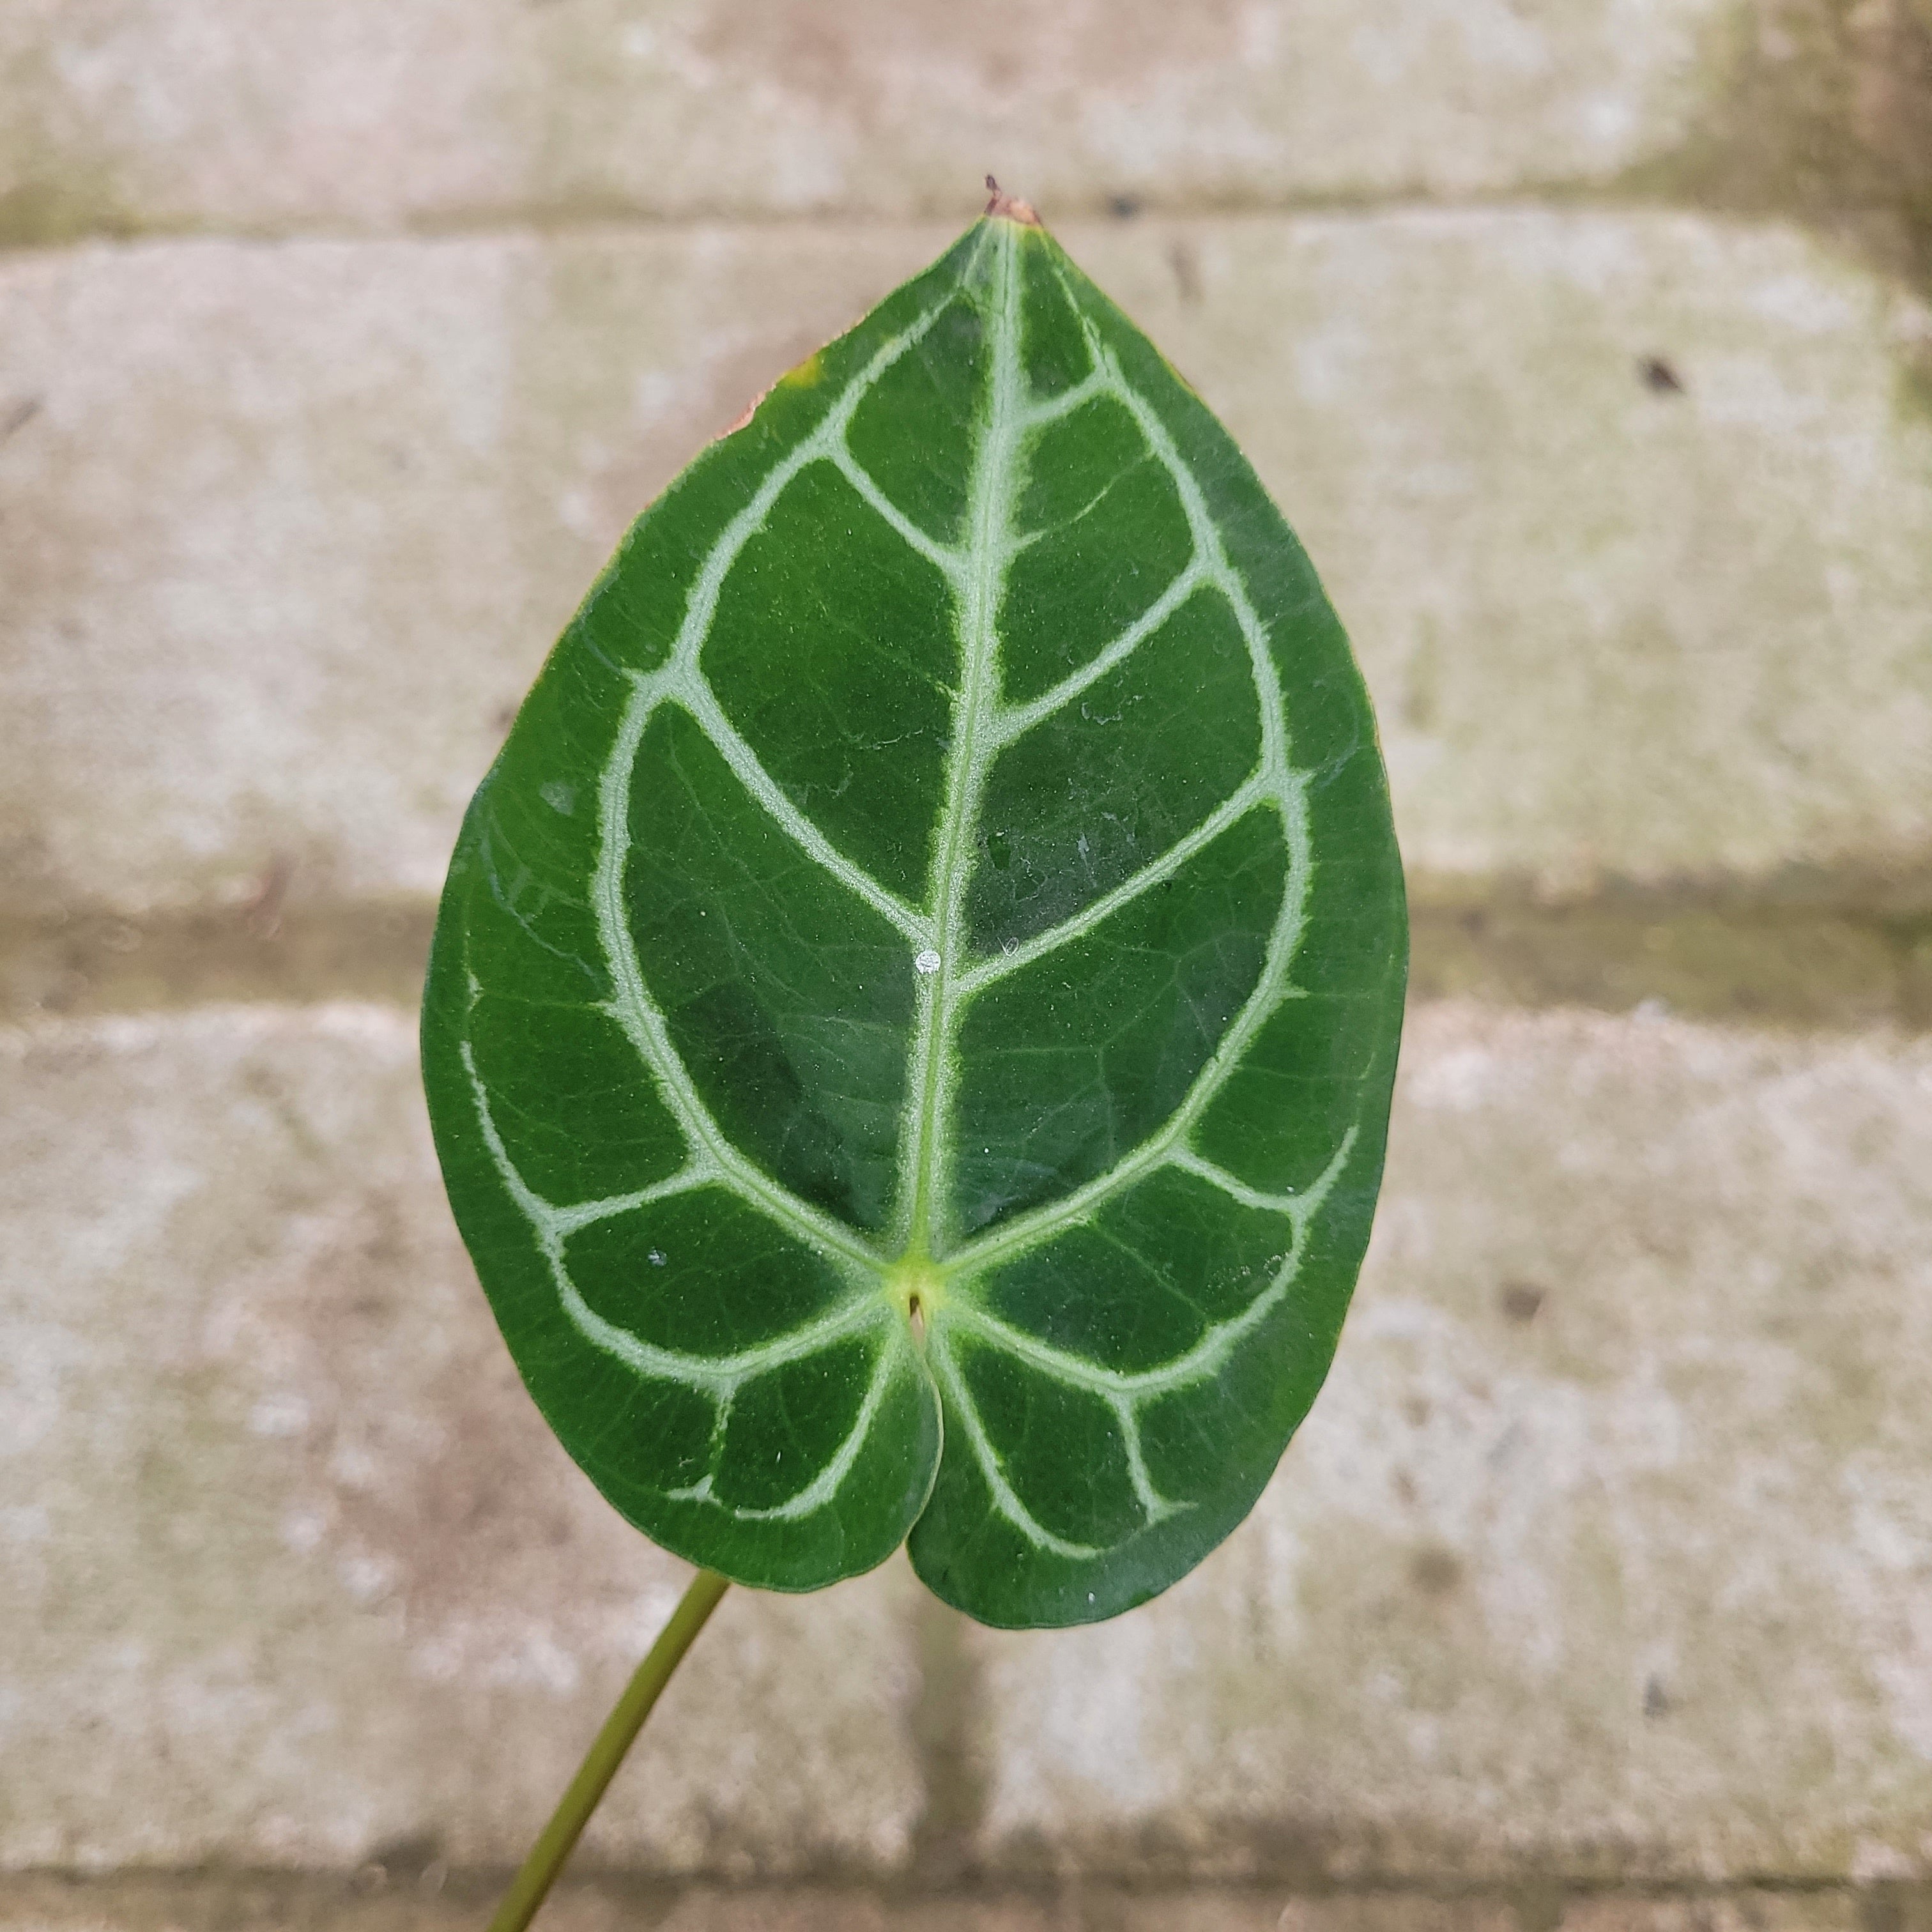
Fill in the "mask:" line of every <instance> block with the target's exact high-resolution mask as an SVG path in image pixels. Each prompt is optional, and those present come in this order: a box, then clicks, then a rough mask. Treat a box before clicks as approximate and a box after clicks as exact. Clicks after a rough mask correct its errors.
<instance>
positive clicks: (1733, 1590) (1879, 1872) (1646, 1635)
mask: <svg viewBox="0 0 1932 1932" xmlns="http://www.w3.org/2000/svg"><path fill="white" fill-rule="evenodd" d="M1928 1255H1932V1046H1928V1045H1927V1043H1924V1042H1923V1041H1915V1042H1904V1043H1902V1042H1900V1041H1899V1040H1897V1039H1896V1038H1893V1037H1888V1036H1885V1035H1883V1034H1873V1035H1869V1036H1864V1037H1856V1036H1838V1037H1813V1038H1808V1039H1807V1038H1794V1037H1779V1036H1775V1035H1772V1034H1754V1033H1752V1032H1748V1031H1742V1030H1735V1031H1733V1030H1726V1029H1721V1028H1704V1027H1697V1026H1692V1025H1687V1024H1684V1023H1682V1022H1676V1021H1672V1020H1668V1019H1643V1018H1637V1019H1607V1018H1603V1017H1598V1016H1583V1015H1578V1014H1574V1013H1550V1014H1544V1015H1536V1016H1532V1015H1526V1014H1509V1013H1493V1012H1487V1011H1484V1010H1479V1009H1476V1008H1473V1007H1463V1006H1458V1005H1445V1006H1441V1007H1427V1008H1424V1009H1422V1010H1420V1011H1418V1013H1415V1015H1414V1016H1412V1019H1411V1022H1410V1028H1409V1038H1408V1040H1407V1041H1406V1043H1405V1046H1404V1066H1403V1073H1402V1075H1401V1076H1400V1081H1399V1083H1398V1088H1397V1109H1396V1117H1395V1122H1394V1131H1393V1134H1392V1137H1391V1158H1390V1165H1389V1169H1388V1182H1387V1185H1386V1189H1385V1193H1384V1196H1383V1199H1382V1207H1381V1210H1380V1213H1379V1218H1378V1221H1377V1225H1376V1235H1375V1238H1374V1241H1373V1245H1372V1247H1371V1250H1370V1260H1369V1263H1368V1266H1367V1270H1366V1272H1365V1274H1364V1280H1363V1283H1362V1286H1361V1290H1360V1292H1359V1295H1358V1301H1357V1304H1356V1307H1355V1312H1354V1313H1353V1314H1352V1316H1351V1318H1350V1321H1349V1326H1348V1328H1347V1329H1346V1332H1345V1333H1344V1334H1343V1340H1342V1346H1341V1351H1340V1355H1339V1357H1338V1358H1337V1367H1336V1369H1335V1370H1334V1375H1333V1376H1332V1377H1331V1381H1330V1383H1329V1385H1328V1388H1327V1389H1326V1391H1325V1392H1324V1394H1322V1397H1321V1398H1320V1400H1319V1401H1318V1402H1317V1403H1316V1407H1315V1410H1314V1413H1313V1416H1312V1418H1310V1421H1309V1422H1308V1423H1307V1424H1306V1425H1305V1427H1304V1429H1303V1430H1302V1432H1301V1435H1300V1436H1299V1437H1298V1439H1297V1440H1296V1441H1295V1443H1294V1444H1293V1445H1291V1447H1290V1448H1289V1453H1288V1454H1287V1456H1286V1458H1285V1459H1284V1461H1283V1466H1282V1468H1281V1469H1280V1472H1279V1474H1278V1475H1277V1478H1276V1480H1275V1481H1274V1484H1272V1486H1271V1487H1270V1489H1269V1490H1268V1492H1267V1493H1266V1494H1265V1496H1264V1498H1263V1499H1262V1502H1261V1504H1260V1505H1259V1507H1258V1508H1257V1510H1256V1514H1255V1515H1254V1517H1253V1518H1252V1519H1251V1520H1250V1521H1249V1522H1248V1523H1247V1524H1246V1525H1244V1526H1243V1527H1242V1529H1241V1530H1239V1531H1238V1532H1237V1533H1236V1534H1235V1535H1234V1537H1233V1538H1231V1539H1230V1541H1229V1542H1228V1543H1227V1544H1225V1545H1224V1546H1223V1547H1222V1549H1221V1550H1220V1551H1218V1552H1217V1553H1216V1554H1215V1555H1214V1556H1212V1557H1211V1558H1210V1559H1209V1560H1208V1562H1207V1563H1206V1564H1205V1565H1203V1566H1202V1568H1200V1569H1199V1571H1196V1572H1195V1573H1194V1574H1193V1575H1192V1576H1191V1577H1189V1578H1187V1579H1186V1580H1184V1581H1183V1582H1182V1583H1180V1584H1179V1585H1178V1586H1175V1589H1172V1591H1170V1592H1169V1593H1168V1594H1167V1595H1165V1596H1163V1597H1162V1598H1159V1599H1157V1601H1155V1602H1154V1604H1152V1605H1151V1606H1149V1607H1147V1608H1145V1609H1143V1610H1139V1611H1136V1613H1133V1615H1131V1616H1127V1617H1124V1618H1122V1619H1118V1621H1116V1622H1112V1623H1110V1624H1106V1625H1101V1626H1099V1627H1097V1628H1094V1629H1091V1630H1087V1631H1076V1632H1071V1633H1064V1634H1026V1635H1018V1636H1014V1635H1001V1634H993V1633H975V1634H974V1657H975V1658H976V1659H977V1667H978V1670H979V1671H980V1676H981V1690H980V1701H979V1703H977V1706H975V1708H977V1709H980V1710H981V1711H982V1712H983V1713H984V1719H983V1723H984V1730H983V1736H982V1739H981V1741H980V1751H981V1754H982V1761H983V1763H984V1765H985V1766H986V1778H987V1780H988V1787H987V1788H988V1793H989V1796H988V1802H987V1808H986V1815H985V1818H984V1821H983V1826H982V1831H981V1839H980V1843H981V1847H982V1852H983V1856H984V1857H985V1858H986V1859H987V1860H989V1861H990V1862H991V1863H992V1864H993V1865H994V1866H995V1867H996V1868H1001V1869H1005V1870H1013V1871H1016V1872H1017V1871H1022V1870H1042V1869H1044V1870H1056V1869H1059V1870H1072V1869H1080V1868H1085V1869H1093V1868H1095V1867H1102V1868H1109V1869H1112V1870H1117V1871H1118V1870H1131V1869H1136V1868H1138V1869H1140V1870H1145V1871H1148V1872H1149V1873H1161V1872H1163V1871H1170V1870H1189V1871H1191V1872H1193V1873H1197V1874H1205V1873H1221V1874H1225V1875H1228V1876H1232V1875H1235V1874H1238V1873H1250V1874H1252V1875H1254V1876H1258V1877H1259V1876H1266V1875H1268V1874H1280V1875H1281V1876H1283V1877H1284V1878H1288V1879H1295V1880H1296V1881H1297V1882H1301V1883H1303V1884H1305V1885H1320V1884H1322V1883H1323V1882H1330V1883H1334V1882H1347V1883H1350V1884H1363V1885H1367V1884H1373V1883H1387V1882H1398V1883H1410V1884H1416V1885H1430V1886H1436V1887H1442V1886H1444V1885H1451V1884H1454V1883H1455V1882H1458V1881H1460V1882H1491V1883H1508V1882H1514V1881H1520V1880H1522V1879H1538V1880H1542V1879H1549V1880H1552V1881H1562V1880H1571V1879H1574V1880H1581V1881H1583V1882H1588V1883H1592V1884H1614V1883H1624V1884H1630V1883H1632V1882H1664V1883H1668V1884H1670V1885H1683V1884H1686V1883H1717V1882H1721V1881H1725V1880H1730V1881H1733V1882H1735V1881H1737V1880H1739V1879H1747V1880H1748V1879H1750V1878H1751V1876H1753V1875H1766V1876H1777V1877H1779V1878H1782V1879H1791V1880H1798V1881H1802V1882H1805V1883H1815V1882H1820V1881H1823V1880H1827V1879H1829V1880H1835V1881H1838V1882H1844V1881H1846V1880H1848V1879H1849V1880H1856V1881H1858V1882H1871V1881H1874V1880H1878V1879H1912V1878H1914V1877H1917V1878H1919V1879H1922V1878H1923V1877H1924V1876H1925V1875H1926V1874H1927V1872H1928V1871H1932V1697H1928V1687H1932V1500H1928V1493H1927V1486H1926V1484H1925V1481H1924V1471H1925V1468H1926V1466H1927V1459H1928V1457H1932V1262H1928V1259H1927V1257H1928ZM1574 1909H1576V1910H1577V1912H1578V1914H1579V1918H1578V1925H1577V1927H1573V1928H1572V1932H1580V1927H1581V1925H1582V1923H1583V1920H1584V1919H1589V1918H1592V1912H1591V1911H1590V1910H1589V1909H1586V1908H1585V1907H1583V1906H1578V1907H1576V1908H1574ZM1660 1909H1662V1908H1660ZM1675 1909H1676V1908H1672V1909H1668V1910H1663V1916H1664V1918H1671V1921H1672V1923H1673V1924H1676V1918H1673V1917H1672V1912H1673V1910H1675ZM1689 1916H1690V1918H1691V1921H1692V1922H1699V1921H1697V1920H1696V1916H1695V1914H1691V1915H1689ZM1539 1922H1541V1921H1539ZM1592 1922H1593V1924H1594V1920H1593V1921H1592ZM1741 1922H1742V1923H1745V1924H1748V1923H1751V1922H1752V1921H1751V1920H1750V1919H1749V1918H1746V1919H1745V1920H1743V1921H1741ZM1565 1923H1566V1924H1568V1921H1565Z"/></svg>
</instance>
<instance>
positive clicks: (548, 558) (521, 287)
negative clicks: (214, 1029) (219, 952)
mask: <svg viewBox="0 0 1932 1932" xmlns="http://www.w3.org/2000/svg"><path fill="white" fill-rule="evenodd" d="M937 239H938V238H937V237H936V236H935V238H934V240H935V246H936V245H937ZM921 248H922V245H915V247H914V248H913V250H912V251H910V252H909V251H907V249H906V248H905V246H904V243H903V242H901V243H899V244H898V245H897V246H896V247H895V246H894V245H892V243H890V242H880V241H874V242H871V243H869V244H867V243H865V242H858V243H856V244H855V245H853V246H851V247H850V248H845V249H842V250H841V249H839V248H833V247H831V246H828V245H827V244H826V242H824V241H823V239H817V238H800V237H795V236H784V235H776V236H766V237H763V238H755V239H754V238H751V237H733V236H726V235H723V234H719V233H706V234H703V235H700V236H695V237H678V238H662V237H660V238H655V239H653V238H646V239H643V240H641V241H629V242H619V241H597V240H592V241H589V242H570V243H559V244H557V245H553V246H552V245H545V244H543V243H541V242H534V241H529V240H520V241H511V242H502V241H490V242H448V243H440V244H429V245H424V244H413V243H386V244H375V245H360V246H350V245H341V244H336V243H316V244H308V245H299V246H288V247H276V246H272V245H265V246H253V245H246V244H235V243H221V242H212V243H203V242H195V243H185V244H175V245H156V246H148V247H142V248H135V249H133V250H122V249H115V248H86V249H83V250H80V251H75V252H74V253H73V254H67V255H62V256H58V257H39V258H28V259H25V260H15V261H13V262H11V263H7V264H5V266H0V340H4V341H5V342H6V343H7V350H8V355H7V368H6V370H5V374H4V377H0V381H4V382H5V384H6V386H7V393H6V395H5V398H0V411H4V410H5V408H6V406H7V404H8V403H9V402H12V401H14V400H15V399H16V398H18V399H19V400H20V404H21V406H22V407H25V406H26V404H33V405H34V406H35V407H34V413H32V414H31V416H28V417H27V418H26V420H25V421H24V422H21V423H20V425H19V426H18V427H17V428H16V430H15V431H14V434H13V435H12V437H10V439H9V440H7V442H6V443H5V445H4V446H0V576H4V577H5V581H6V583H7V596H6V598H5V600H4V602H0V703H4V706H5V724H0V745H3V746H4V748H0V769H4V772H5V775H4V777H0V877H4V879H5V883H4V885H0V894H4V896H5V898H6V899H7V901H10V903H11V904H12V905H13V906H15V907H25V908H27V909H30V910H35V911H40V910H46V909H47V908H49V907H63V906H71V905H74V904H96V905H101V906H104V907H111V908H115V909H124V910H133V911H136V912H139V911H142V910H148V909H149V908H151V907H166V906H169V905H180V904H198V903H199V904H205V903H207V902H209V901H214V902H216V903H220V902H223V901H227V902H230V903H234V904H248V903H251V902H254V901H260V900H261V899H263V898H264V897H265V896H274V897H277V898H280V897H281V896H282V895H283V890H284V887H285V888H286V896H287V899H288V901H289V902H290V903H291V904H301V903H302V902H303V901H305V900H320V901H324V902H332V903H335V904H340V903H341V902H343V901H357V900H368V899H376V900H379V901H380V900H382V899H385V898H395V897H397V896H412V895H425V894H428V893H431V892H434V891H435V890H437V888H438V887H439V886H440V884H441V882H442V877H443V868H444V865H446V862H447V861H448V858H449V848H450V845H451V844H452V841H453V840H454V838H455V830H456V826H457V822H458V818H459V817H460V814H461V812H462V808H463V804H464V802H466V799H467V798H468V796H469V792H470V791H471V790H472V788H473V787H474V786H475V784H476V781H477V780H478V778H481V775H482V774H483V772H484V768H485V767H486V766H487V764H488V763H489V760H490V758H491V757H492V756H493V755H494V753H495V751H496V746H497V745H498V743H499V742H500V740H501V738H502V731H503V729H504V727H505V726H506V725H507V724H508V721H509V719H510V717H511V715H512V713H513V712H514V709H515V706H516V704H517V700H519V699H520V697H522V695H523V690H524V688H525V687H526V685H528V684H529V681H530V679H531V678H532V676H535V673H536V670H537V668H538V665H539V664H541V661H542V659H543V655H544V652H545V651H546V650H547V649H548V648H549V646H550V640H552V639H553V637H555V636H556V633H557V631H559V629H560V628H562V624H563V622H564V620H565V619H566V618H567V617H568V615H569V613H570V612H571V610H572V608H573V607H574V606H575V604H576V603H577V600H578V598H580V596H581V595H582V594H583V592H584V590H585V589H587V588H588V586H589V583H590V580H591V579H592V577H593V576H594V575H595V573H596V571H597V570H598V568H599V567H600V566H601V564H602V563H603V562H604V558H605V557H606V556H607V555H608V554H609V553H610V548H611V547H612V545H613V544H614V542H615V541H616V538H617V537H618V536H619V535H620V534H621V533H622V530H623V529H624V527H625V525H626V524H627V523H628V522H629V520H631V517H632V516H634V514H636V512H637V510H638V509H640V508H641V507H642V506H643V504H644V503H645V502H647V501H648V500H649V499H650V498H651V497H652V496H653V495H655V493H656V492H657V491H658V489H659V488H661V487H662V485H663V484H664V483H665V482H666V481H668V480H669V479H670V477H671V476H672V475H673V474H675V472H676V470H677V469H679V468H680V467H681V466H682V465H683V463H685V461H686V460H688V458H689V457H690V455H691V452H693V451H694V449H697V448H698V447H699V446H701V445H702V443H703V441H704V440H705V439H706V437H709V436H711V435H712V434H715V433H716V432H717V431H719V430H721V429H722V428H724V425H726V424H727V423H728V422H730V421H731V420H732V419H733V417H735V416H737V415H738V413H739V412H740V410H742V408H743V407H744V404H745V401H747V400H748V398H750V397H751V395H754V394H755V393H757V391H758V390H759V389H761V388H763V386H764V385H765V384H766V383H768V382H769V380H771V379H772V377H773V376H774V375H775V374H777V373H778V371H780V370H781V369H784V368H787V367H788V366H790V363H791V362H793V361H794V360H796V359H797V358H798V357H799V356H802V355H804V354H805V353H808V351H809V350H811V348H812V347H814V346H816V344H817V343H819V342H820V341H823V340H824V339H825V338H826V337H827V336H829V335H832V334H834V333H835V332H837V331H838V329H841V328H843V327H844V326H846V325H847V323H850V321H852V320H853V319H854V318H855V317H856V316H857V315H858V314H859V313H860V312H861V311H862V309H863V308H865V307H866V306H867V305H868V302H870V301H871V299H874V297H875V296H877V294H879V293H882V292H883V290H884V289H885V288H886V287H889V286H890V284H892V282H893V281H895V280H896V279H898V277H899V275H902V274H903V273H904V271H905V270H906V269H908V268H910V267H911V266H915V265H916V262H917V260H919V254H920V249H921ZM774 289H775V290H778V291H779V292H780V293H779V295H778V299H773V296H772V290H774ZM0 420H4V417H0Z"/></svg>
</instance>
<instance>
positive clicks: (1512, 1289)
mask: <svg viewBox="0 0 1932 1932" xmlns="http://www.w3.org/2000/svg"><path fill="white" fill-rule="evenodd" d="M1543 1298H1544V1290H1543V1289H1540V1288H1538V1286H1536V1284H1535V1283H1534V1282H1529V1281H1509V1282H1505V1283H1504V1284H1503V1292H1502V1310H1503V1318H1504V1319H1505V1321H1509V1322H1515V1323H1516V1324H1517V1326H1518V1327H1519V1328H1520V1327H1523V1326H1526V1325H1527V1324H1529V1323H1530V1322H1534V1321H1535V1319H1536V1318H1537V1316H1538V1314H1539V1313H1541V1311H1542V1308H1543Z"/></svg>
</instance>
